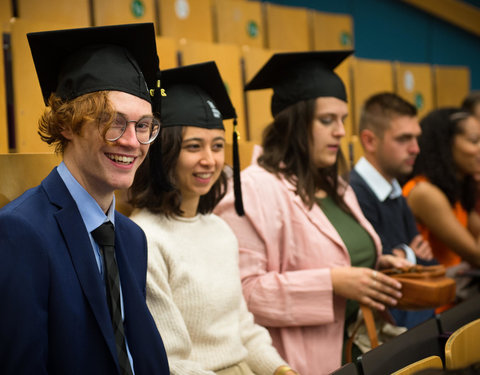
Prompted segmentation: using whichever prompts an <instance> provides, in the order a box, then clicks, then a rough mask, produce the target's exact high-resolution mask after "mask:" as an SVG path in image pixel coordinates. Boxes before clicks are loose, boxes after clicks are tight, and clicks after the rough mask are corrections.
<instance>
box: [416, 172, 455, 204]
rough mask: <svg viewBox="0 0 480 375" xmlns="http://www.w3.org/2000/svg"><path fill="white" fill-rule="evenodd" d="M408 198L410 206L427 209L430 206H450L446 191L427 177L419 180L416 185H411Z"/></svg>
mask: <svg viewBox="0 0 480 375" xmlns="http://www.w3.org/2000/svg"><path fill="white" fill-rule="evenodd" d="M407 200H408V203H409V205H410V206H412V205H414V206H417V207H424V208H425V209H427V208H428V207H441V206H445V207H450V203H449V202H448V198H447V196H446V195H445V193H444V192H443V191H442V190H441V189H440V188H439V187H438V186H436V185H435V184H433V183H431V182H430V181H428V180H426V179H421V180H418V181H416V183H415V185H413V186H411V187H410V191H409V192H408V194H407Z"/></svg>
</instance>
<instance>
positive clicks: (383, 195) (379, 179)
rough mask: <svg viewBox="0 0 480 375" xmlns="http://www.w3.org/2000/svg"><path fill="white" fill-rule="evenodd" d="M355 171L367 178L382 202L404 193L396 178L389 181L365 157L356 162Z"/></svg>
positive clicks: (366, 180)
mask: <svg viewBox="0 0 480 375" xmlns="http://www.w3.org/2000/svg"><path fill="white" fill-rule="evenodd" d="M354 169H355V171H356V172H357V173H358V174H359V175H360V176H361V177H362V178H363V179H364V180H365V182H366V183H367V185H368V186H369V187H370V189H372V191H373V193H374V194H375V195H376V197H377V198H378V200H379V201H380V202H383V201H385V200H386V199H387V198H390V199H395V198H398V197H400V196H401V195H402V188H401V186H400V184H399V183H398V181H397V180H396V179H393V180H392V182H388V181H387V180H386V179H385V178H384V177H383V176H382V175H381V174H380V172H378V170H377V169H376V168H375V167H374V166H373V165H372V164H371V163H370V162H369V161H368V160H367V159H365V158H364V157H361V158H360V160H359V161H358V162H357V164H355V167H354Z"/></svg>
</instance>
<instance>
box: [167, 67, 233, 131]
mask: <svg viewBox="0 0 480 375" xmlns="http://www.w3.org/2000/svg"><path fill="white" fill-rule="evenodd" d="M162 87H164V88H165V91H166V96H164V97H163V98H162V106H163V113H162V126H163V127H168V126H181V125H184V126H197V127H201V128H208V129H225V128H224V126H223V120H227V119H231V118H236V117H237V115H236V113H235V108H234V107H233V105H232V102H231V101H230V97H229V96H228V93H227V90H226V88H225V84H224V83H223V80H222V77H221V75H220V72H219V71H218V68H217V65H216V64H215V62H214V61H208V62H205V63H200V64H193V65H187V66H182V67H179V68H174V69H168V70H164V71H163V72H162Z"/></svg>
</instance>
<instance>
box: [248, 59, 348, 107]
mask: <svg viewBox="0 0 480 375" xmlns="http://www.w3.org/2000/svg"><path fill="white" fill-rule="evenodd" d="M352 53H353V51H351V50H348V51H312V52H291V53H290V52H287V53H277V54H274V55H273V56H272V57H271V58H270V60H268V61H267V62H266V64H265V65H264V66H263V67H262V68H261V69H260V71H259V72H258V73H257V74H256V75H255V77H253V79H252V80H251V81H250V82H249V83H248V84H247V85H246V86H245V90H260V89H266V88H273V96H272V103H271V110H272V114H273V116H275V115H277V114H278V113H279V112H281V111H282V110H284V109H285V108H287V107H289V106H291V105H292V104H295V103H297V102H300V101H303V100H309V99H314V98H318V97H325V96H333V97H335V98H338V99H341V100H344V101H347V94H346V90H345V85H344V84H343V82H342V80H341V79H340V77H339V76H338V75H337V74H336V73H335V72H334V71H333V70H334V69H335V67H337V66H338V65H339V64H340V63H341V62H342V61H343V60H344V59H345V58H347V57H348V56H349V55H351V54H352Z"/></svg>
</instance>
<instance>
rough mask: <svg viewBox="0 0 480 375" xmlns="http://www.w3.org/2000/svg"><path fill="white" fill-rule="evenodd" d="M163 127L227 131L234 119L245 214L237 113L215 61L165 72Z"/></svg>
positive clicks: (239, 207) (236, 183)
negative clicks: (226, 128) (225, 121)
mask: <svg viewBox="0 0 480 375" xmlns="http://www.w3.org/2000/svg"><path fill="white" fill-rule="evenodd" d="M162 87H165V91H166V96H163V97H162V108H163V112H162V127H169V126H196V127H200V128H207V129H225V127H224V125H223V120H228V119H231V118H233V126H234V129H233V188H234V194H235V209H236V211H237V213H238V215H240V216H241V215H243V214H244V209H243V200H242V190H241V183H240V157H239V153H238V134H237V132H236V125H237V114H236V113H235V108H234V107H233V105H232V102H231V100H230V97H229V96H228V92H227V89H226V88H225V84H224V83H223V80H222V76H221V75H220V72H219V71H218V68H217V64H215V62H214V61H208V62H204V63H200V64H193V65H186V66H182V67H179V68H174V69H168V70H164V71H163V72H162Z"/></svg>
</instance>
